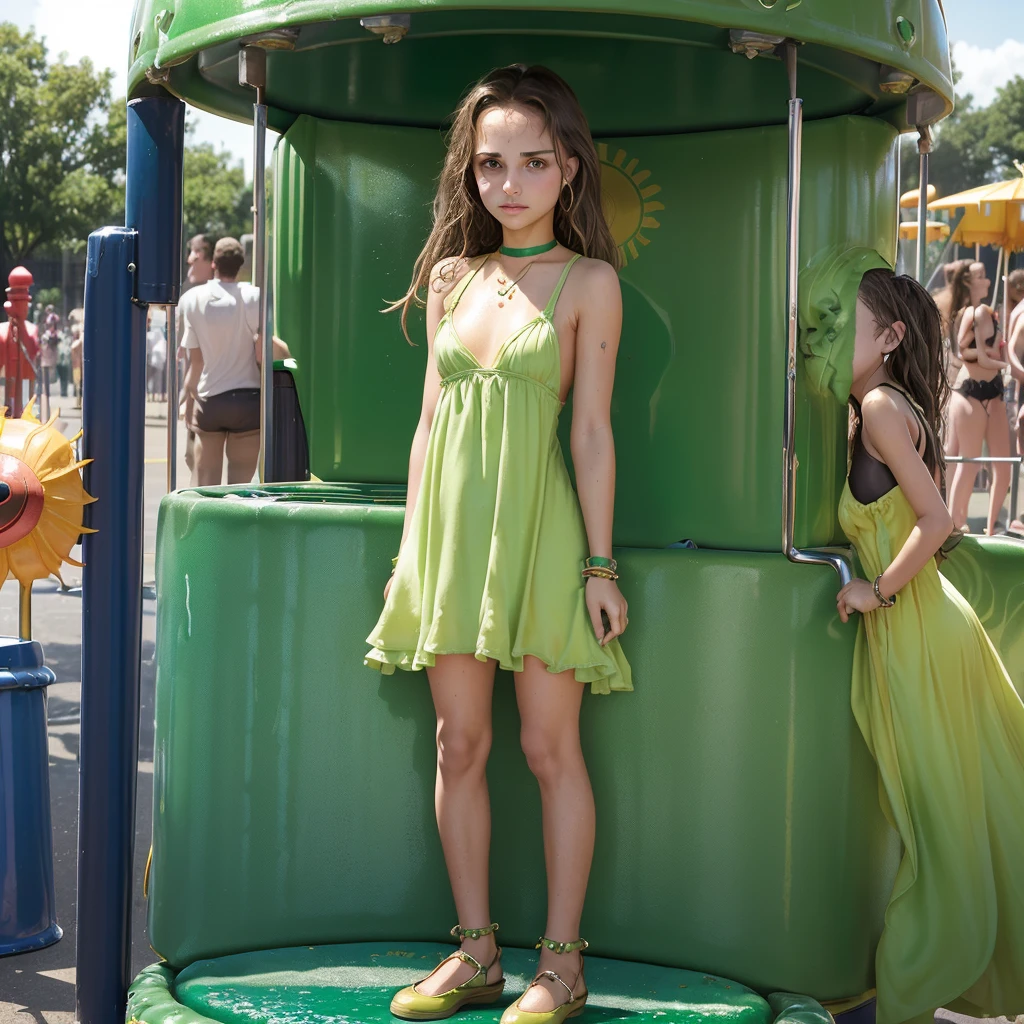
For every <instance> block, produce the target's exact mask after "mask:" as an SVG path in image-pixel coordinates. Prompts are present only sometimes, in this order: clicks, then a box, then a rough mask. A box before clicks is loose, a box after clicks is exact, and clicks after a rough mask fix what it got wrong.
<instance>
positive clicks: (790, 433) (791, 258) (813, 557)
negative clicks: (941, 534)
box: [782, 39, 853, 586]
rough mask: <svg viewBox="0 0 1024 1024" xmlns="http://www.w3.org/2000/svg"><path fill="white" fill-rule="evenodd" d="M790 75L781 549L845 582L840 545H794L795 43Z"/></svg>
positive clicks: (798, 150) (799, 129)
mask: <svg viewBox="0 0 1024 1024" xmlns="http://www.w3.org/2000/svg"><path fill="white" fill-rule="evenodd" d="M782 49H783V53H784V56H785V61H786V73H787V75H788V77H789V122H788V130H789V176H788V179H789V180H788V193H787V224H786V397H785V411H784V420H783V438H782V466H783V469H782V472H783V481H782V552H783V554H784V555H785V556H786V557H787V558H788V559H789V560H790V561H791V562H799V563H802V564H809V565H829V566H831V567H832V568H833V569H834V570H835V571H836V574H837V575H838V576H839V580H840V583H841V584H842V585H843V586H845V585H846V584H847V583H849V582H850V580H851V579H852V578H853V567H852V565H851V561H850V556H849V554H848V552H847V551H844V550H843V549H842V548H803V549H801V548H797V547H796V546H795V545H794V543H793V534H794V527H795V519H796V343H797V331H798V324H797V285H798V273H799V268H800V264H799V255H800V161H801V155H802V151H803V100H802V99H800V98H799V97H798V96H797V94H796V43H794V42H793V40H791V39H790V40H787V41H786V42H785V43H784V44H783V46H782Z"/></svg>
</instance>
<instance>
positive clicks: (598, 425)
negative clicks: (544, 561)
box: [570, 261, 627, 643]
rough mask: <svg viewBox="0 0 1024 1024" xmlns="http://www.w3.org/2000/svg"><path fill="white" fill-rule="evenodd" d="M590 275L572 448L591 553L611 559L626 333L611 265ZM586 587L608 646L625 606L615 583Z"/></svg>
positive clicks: (589, 270) (584, 284)
mask: <svg viewBox="0 0 1024 1024" xmlns="http://www.w3.org/2000/svg"><path fill="white" fill-rule="evenodd" d="M581 269H582V268H581ZM585 273H586V276H585V278H584V279H583V280H582V281H580V282H579V285H580V287H581V290H582V292H583V294H584V295H585V296H586V301H585V302H583V303H581V304H580V313H579V320H578V324H577V328H576V370H575V376H574V381H573V412H572V428H571V431H570V448H571V450H572V462H573V466H574V467H575V469H576V491H577V494H578V495H579V499H580V508H581V510H582V512H583V523H584V525H585V527H586V531H587V541H588V543H589V545H590V554H591V555H599V556H601V557H603V558H610V557H611V554H612V518H613V515H614V511H615V443H614V440H613V438H612V423H611V403H612V388H613V386H614V384H615V356H616V353H617V352H618V350H619V335H620V333H621V331H622V292H621V290H620V288H619V279H618V275H617V274H616V273H615V270H614V269H613V268H612V267H611V266H610V265H609V264H607V263H603V262H599V261H594V262H592V263H588V264H587V265H586V268H585ZM586 586H587V609H588V611H589V612H590V617H591V622H592V624H593V626H594V632H595V633H596V634H597V636H598V637H599V638H600V639H601V640H602V642H603V643H607V642H608V641H609V640H611V639H612V638H613V637H615V636H618V635H619V634H620V633H621V632H622V631H623V630H624V629H625V628H626V610H627V609H626V602H625V600H624V598H623V597H622V594H621V593H620V592H619V588H618V587H617V586H616V585H615V583H614V581H612V580H603V579H591V580H588V581H587V585H586ZM602 611H604V612H605V614H606V615H607V616H608V621H609V624H610V626H611V628H610V630H609V631H608V632H607V633H605V631H604V627H603V625H602V623H601V612H602Z"/></svg>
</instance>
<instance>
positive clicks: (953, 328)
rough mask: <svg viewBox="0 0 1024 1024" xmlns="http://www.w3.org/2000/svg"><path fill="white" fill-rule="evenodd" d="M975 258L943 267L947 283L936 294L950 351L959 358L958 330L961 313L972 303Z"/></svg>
mask: <svg viewBox="0 0 1024 1024" xmlns="http://www.w3.org/2000/svg"><path fill="white" fill-rule="evenodd" d="M974 262H975V261H974V260H954V261H953V262H952V263H947V264H946V265H945V266H944V267H943V268H942V270H943V275H944V277H945V282H946V285H945V287H944V288H943V289H941V291H939V292H937V293H936V295H935V304H936V305H937V306H938V307H939V313H940V314H941V315H942V331H943V334H944V335H945V337H946V344H947V346H948V347H949V351H950V352H952V353H953V355H955V356H956V357H957V358H958V359H959V358H960V346H959V345H958V344H957V340H956V338H957V332H958V331H959V329H960V319H961V314H962V313H963V311H964V309H966V308H967V306H969V305H970V304H971V267H972V266H973V265H974Z"/></svg>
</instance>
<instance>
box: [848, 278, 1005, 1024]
mask: <svg viewBox="0 0 1024 1024" xmlns="http://www.w3.org/2000/svg"><path fill="white" fill-rule="evenodd" d="M948 394H949V388H948V385H947V383H946V378H945V376H944V374H943V372H942V339H941V326H940V319H939V312H938V310H937V309H936V307H935V303H934V301H933V300H932V298H931V296H930V295H928V293H927V292H926V291H925V289H924V288H922V287H921V286H920V285H919V284H918V283H917V282H916V281H914V280H913V279H912V278H909V277H902V276H899V277H898V276H895V275H894V274H893V273H892V272H891V271H888V270H869V271H868V272H867V273H866V274H865V275H864V279H863V281H862V283H861V287H860V294H859V298H858V301H857V317H856V342H855V351H854V358H853V387H852V389H851V405H852V406H853V410H854V414H855V426H854V430H853V443H852V446H851V454H850V471H849V476H848V479H847V485H846V488H845V489H844V491H843V496H842V499H841V501H840V505H839V521H840V523H841V524H842V527H843V529H844V531H845V532H846V535H847V536H848V537H849V538H850V540H851V541H852V542H853V544H854V546H855V547H856V549H857V554H858V557H859V559H860V563H861V567H862V568H863V570H864V571H865V573H866V575H867V579H855V580H853V581H852V582H851V583H849V584H847V585H846V586H845V587H843V588H842V589H841V590H840V591H839V594H838V597H837V606H838V611H839V616H840V618H841V619H842V620H843V621H844V622H846V621H847V620H848V618H849V616H850V613H851V612H861V613H862V619H861V624H860V627H859V632H858V636H857V646H856V649H855V653H854V666H853V693H852V702H853V711H854V715H855V717H856V719H857V723H858V725H859V726H860V729H861V732H862V733H863V735H864V739H865V740H866V742H867V744H868V747H869V749H870V750H871V753H872V755H873V757H874V759H875V761H876V763H877V765H878V772H879V794H880V799H881V802H882V809H883V811H884V812H885V814H886V816H887V818H888V819H889V821H890V823H891V824H892V826H893V827H894V828H895V829H897V831H898V832H899V834H900V838H901V839H902V841H903V856H902V859H901V861H900V865H899V870H898V872H897V875H896V882H895V885H894V887H893V891H892V895H891V898H890V901H889V905H888V907H887V909H886V913H885V928H884V930H883V932H882V936H881V939H880V941H879V944H878V951H877V954H876V959H875V975H876V985H877V990H878V1008H877V1019H878V1021H879V1024H901V1022H904V1021H919V1022H921V1024H924V1022H928V1024H930V1022H931V1020H932V1017H933V1014H934V1012H935V1010H936V1009H937V1008H939V1007H947V1008H949V1009H953V1010H957V1011H959V1012H962V1013H966V1014H970V1015H971V1016H975V1017H980V1016H997V1015H1007V1016H1010V1017H1013V1016H1015V1015H1016V1014H1019V1013H1022V1012H1024V955H1022V950H1024V871H1022V869H1021V866H1022V865H1024V814H1022V813H1021V811H1022V808H1024V705H1022V704H1021V700H1020V697H1019V696H1018V695H1017V693H1016V691H1015V690H1014V688H1013V684H1012V683H1011V681H1010V679H1009V677H1008V676H1007V674H1006V670H1005V668H1004V667H1003V665H1002V663H1001V662H1000V660H999V656H998V655H997V654H996V651H995V649H994V648H993V646H992V643H991V641H990V640H989V638H988V636H987V634H986V633H985V630H984V629H983V628H982V625H981V623H980V622H979V621H978V618H977V616H976V615H975V614H974V611H973V610H972V609H971V607H970V605H969V604H968V603H967V602H966V601H965V600H964V599H963V598H962V597H961V596H960V594H959V593H958V592H957V590H956V588H955V587H954V586H953V585H952V584H951V583H949V582H948V581H947V580H946V579H945V578H944V577H942V576H941V575H940V574H939V572H938V568H937V563H936V557H935V556H936V554H937V553H939V552H940V549H942V548H943V547H944V545H945V543H946V541H947V540H948V539H949V538H950V533H951V531H952V529H953V521H952V519H951V518H950V515H949V512H947V510H946V507H945V505H944V504H943V501H942V496H941V494H940V493H939V485H940V483H941V477H942V473H943V456H942V449H941V447H940V445H939V443H938V432H939V425H940V423H941V417H942V406H943V402H944V399H945V398H946V397H948Z"/></svg>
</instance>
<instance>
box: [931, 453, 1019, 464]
mask: <svg viewBox="0 0 1024 1024" xmlns="http://www.w3.org/2000/svg"><path fill="white" fill-rule="evenodd" d="M943 461H944V462H946V463H947V465H948V464H949V463H957V462H966V463H972V462H977V463H983V464H985V465H988V463H990V462H1016V463H1017V465H1020V462H1021V457H1020V456H1019V455H979V456H978V457H977V458H968V457H967V456H965V455H947V456H946V457H945V459H944V460H943Z"/></svg>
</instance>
